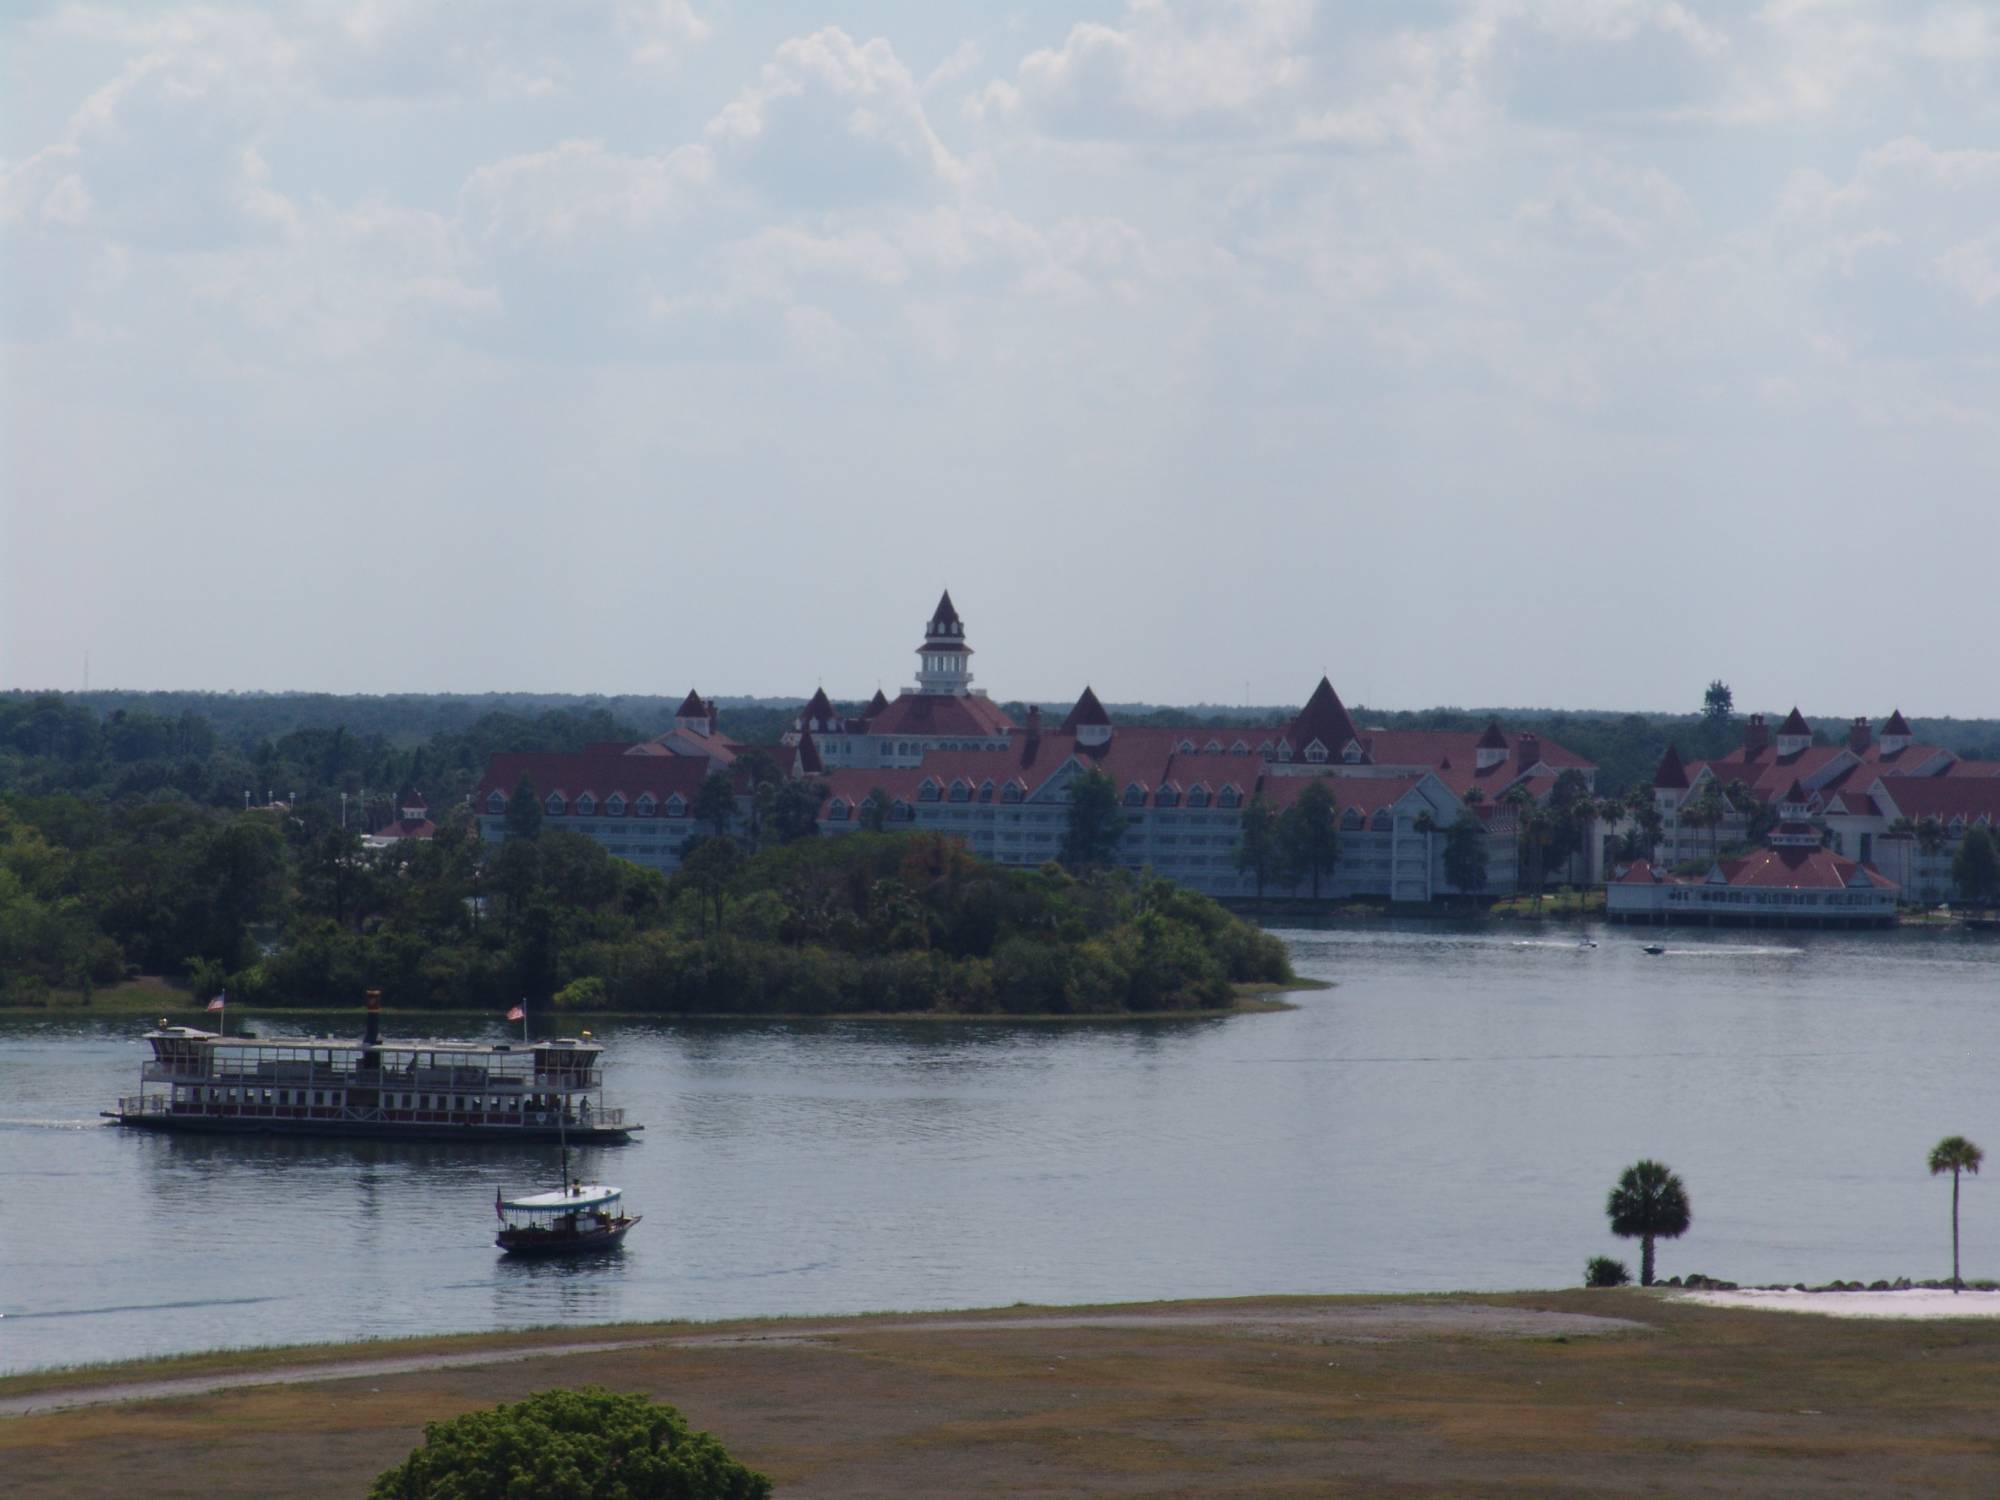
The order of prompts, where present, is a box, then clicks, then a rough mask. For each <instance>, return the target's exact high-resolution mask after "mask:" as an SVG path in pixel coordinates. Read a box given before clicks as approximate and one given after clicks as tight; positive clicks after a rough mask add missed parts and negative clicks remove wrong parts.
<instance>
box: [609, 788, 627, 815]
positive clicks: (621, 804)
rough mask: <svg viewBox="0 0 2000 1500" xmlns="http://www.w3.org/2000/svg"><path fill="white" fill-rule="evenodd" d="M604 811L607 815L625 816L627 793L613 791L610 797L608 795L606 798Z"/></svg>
mask: <svg viewBox="0 0 2000 1500" xmlns="http://www.w3.org/2000/svg"><path fill="white" fill-rule="evenodd" d="M604 813H605V816H606V817H611V818H622V817H624V816H625V794H624V793H623V792H613V793H612V794H611V795H610V796H609V797H606V798H605V799H604Z"/></svg>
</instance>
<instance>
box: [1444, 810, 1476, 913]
mask: <svg viewBox="0 0 2000 1500" xmlns="http://www.w3.org/2000/svg"><path fill="white" fill-rule="evenodd" d="M1444 878H1445V879H1446V880H1449V881H1450V882H1451V883H1452V884H1453V885H1455V886H1457V887H1458V888H1459V889H1460V890H1461V891H1465V892H1468V893H1470V892H1473V891H1483V890H1485V889H1486V825H1485V824H1484V823H1482V822H1480V821H1479V816H1478V814H1476V813H1474V812H1473V811H1471V809H1469V808H1468V809H1467V810H1466V811H1464V812H1462V813H1460V814H1459V815H1458V817H1457V819H1456V820H1455V821H1454V822H1453V823H1452V825H1451V827H1450V828H1448V829H1447V830H1446V831H1445V836H1444Z"/></svg>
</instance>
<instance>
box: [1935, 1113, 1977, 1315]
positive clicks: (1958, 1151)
mask: <svg viewBox="0 0 2000 1500" xmlns="http://www.w3.org/2000/svg"><path fill="white" fill-rule="evenodd" d="M1985 1160H1986V1153H1985V1152H1984V1151H1981V1150H1980V1149H1979V1148H1978V1147H1977V1146H1975V1145H1973V1144H1972V1142H1970V1141H1968V1140H1967V1139H1966V1138H1965V1137H1964V1136H1962V1135H1948V1136H1946V1137H1945V1138H1944V1139H1943V1140H1941V1141H1939V1142H1938V1143H1937V1144H1936V1145H1935V1146H1933V1147H1931V1176H1933V1177H1942V1176H1943V1175H1944V1174H1945V1173H1946V1172H1949V1173H1951V1290H1952V1295H1954V1296H1956V1295H1957V1294H1958V1293H1959V1292H1961V1291H1963V1290H1964V1289H1965V1283H1964V1282H1963V1281H1962V1280H1960V1279H1959V1274H1958V1178H1959V1174H1960V1173H1961V1172H1970V1173H1972V1175H1973V1176H1975V1177H1977V1176H1978V1175H1979V1164H1980V1163H1981V1162H1983V1161H1985Z"/></svg>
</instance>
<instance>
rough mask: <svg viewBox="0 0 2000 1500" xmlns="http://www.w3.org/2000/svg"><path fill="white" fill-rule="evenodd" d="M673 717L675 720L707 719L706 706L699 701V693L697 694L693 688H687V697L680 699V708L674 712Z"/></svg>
mask: <svg viewBox="0 0 2000 1500" xmlns="http://www.w3.org/2000/svg"><path fill="white" fill-rule="evenodd" d="M674 717H675V718H676V719H705V718H707V717H708V705H707V704H706V703H704V702H702V701H701V694H700V693H697V692H696V691H695V690H694V689H693V688H689V689H688V695H687V696H686V697H685V698H683V699H681V706H680V707H679V708H677V709H675V710H674Z"/></svg>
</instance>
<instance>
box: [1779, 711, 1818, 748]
mask: <svg viewBox="0 0 2000 1500" xmlns="http://www.w3.org/2000/svg"><path fill="white" fill-rule="evenodd" d="M1811 748H1812V725H1810V724H1808V723H1807V722H1806V716H1805V715H1804V714H1802V713H1800V712H1799V710H1798V705H1796V704H1794V705H1793V706H1792V711H1791V712H1790V713H1789V714H1787V715H1786V716H1785V722H1784V723H1782V724H1780V725H1779V726H1778V754H1780V755H1797V754H1798V753H1799V752H1800V751H1801V750H1809V749H1811Z"/></svg>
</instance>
